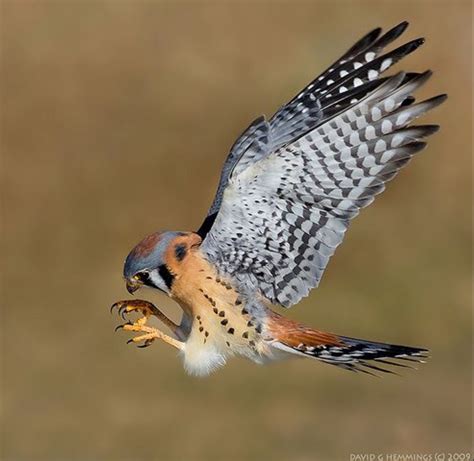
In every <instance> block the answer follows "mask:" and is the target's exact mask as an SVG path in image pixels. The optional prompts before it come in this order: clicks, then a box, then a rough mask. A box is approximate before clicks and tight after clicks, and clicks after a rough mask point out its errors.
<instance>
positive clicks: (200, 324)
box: [171, 254, 266, 375]
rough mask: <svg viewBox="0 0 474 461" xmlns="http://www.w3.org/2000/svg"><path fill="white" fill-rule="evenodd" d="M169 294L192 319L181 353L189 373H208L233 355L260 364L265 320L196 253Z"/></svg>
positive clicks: (237, 290)
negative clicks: (241, 356) (244, 357)
mask: <svg viewBox="0 0 474 461" xmlns="http://www.w3.org/2000/svg"><path fill="white" fill-rule="evenodd" d="M193 259H194V260H193ZM171 295H172V297H173V298H174V299H175V300H176V301H177V302H178V303H179V304H180V305H181V307H182V308H183V310H184V311H185V312H187V314H188V315H190V316H191V317H192V328H191V331H190V334H189V336H188V338H187V340H186V343H185V348H184V351H183V353H184V363H185V367H186V369H187V370H188V371H189V372H191V373H193V374H199V375H202V374H207V373H209V372H211V371H212V370H213V369H215V368H217V367H219V366H222V365H223V364H224V363H225V362H226V359H227V358H228V357H229V356H232V355H243V356H246V357H248V358H251V359H252V360H255V361H260V359H261V357H262V353H263V352H264V351H263V349H264V348H265V347H266V346H265V343H264V341H263V335H264V329H265V317H264V316H262V315H259V316H256V315H255V314H254V313H253V312H252V310H251V309H250V307H249V302H248V297H247V296H246V295H244V294H242V293H240V292H239V289H238V287H236V286H235V285H234V284H233V283H232V281H231V280H229V279H228V278H223V277H222V276H219V275H218V274H217V272H216V271H215V270H214V268H213V267H212V265H211V264H210V263H209V262H208V261H206V260H204V258H202V257H201V256H200V255H199V254H195V255H193V257H190V258H189V259H188V260H187V261H186V267H183V270H182V272H181V273H179V274H177V276H176V281H175V283H174V285H173V291H172V293H171Z"/></svg>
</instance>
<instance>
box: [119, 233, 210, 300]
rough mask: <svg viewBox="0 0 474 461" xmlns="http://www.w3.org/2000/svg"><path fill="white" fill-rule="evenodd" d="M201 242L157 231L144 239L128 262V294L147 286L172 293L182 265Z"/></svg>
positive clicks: (191, 236) (191, 235)
mask: <svg viewBox="0 0 474 461" xmlns="http://www.w3.org/2000/svg"><path fill="white" fill-rule="evenodd" d="M197 239H199V240H197ZM200 240H201V239H200V238H199V236H198V235H197V234H194V233H189V232H170V231H167V232H156V233H154V234H151V235H148V236H147V237H145V238H144V239H143V240H142V241H141V242H140V243H139V244H138V245H137V246H135V248H133V250H132V251H131V252H130V253H129V255H128V256H127V259H126V260H125V265H124V268H123V275H124V278H125V282H126V284H127V290H128V292H129V293H130V294H133V293H134V292H135V291H136V290H138V289H139V288H140V287H142V286H148V287H151V288H157V289H158V290H161V291H163V292H164V293H167V294H169V293H170V290H171V286H172V284H173V281H174V278H175V276H176V272H177V269H178V268H179V265H180V264H181V263H182V262H183V260H184V259H185V258H186V256H187V254H188V251H189V249H190V247H191V246H194V245H196V244H199V243H200Z"/></svg>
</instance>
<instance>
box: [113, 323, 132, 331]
mask: <svg viewBox="0 0 474 461" xmlns="http://www.w3.org/2000/svg"><path fill="white" fill-rule="evenodd" d="M125 325H133V323H132V322H127V323H123V324H121V325H117V326H116V327H115V330H114V331H118V330H121V329H122V328H123V327H124V326H125Z"/></svg>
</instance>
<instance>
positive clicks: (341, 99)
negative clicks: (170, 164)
mask: <svg viewBox="0 0 474 461" xmlns="http://www.w3.org/2000/svg"><path fill="white" fill-rule="evenodd" d="M406 26H407V24H406V23H402V24H400V25H398V26H397V27H395V28H393V29H392V30H391V31H389V32H387V33H386V34H385V35H383V36H381V37H379V36H380V30H379V29H376V30H375V31H372V32H371V33H369V34H367V35H366V36H365V37H364V38H362V39H361V40H360V41H359V42H357V43H356V45H354V46H353V47H352V48H351V50H349V51H348V52H347V53H346V54H345V55H344V56H343V57H342V58H341V59H339V60H338V61H337V62H336V63H335V64H333V65H332V66H331V67H330V68H329V69H328V70H327V71H325V72H323V74H321V75H320V76H319V77H318V78H316V79H315V80H313V82H311V84H310V85H308V86H307V87H306V88H305V89H304V90H303V91H302V92H300V93H299V94H298V95H297V96H296V97H295V98H293V100H292V101H290V102H289V103H288V104H287V105H285V106H283V107H282V108H281V109H280V110H279V111H278V112H277V113H276V114H275V115H274V116H273V117H272V118H271V119H270V120H269V121H266V120H265V119H264V118H260V119H257V120H256V121H255V122H254V123H253V124H252V125H250V127H249V128H248V129H247V130H246V131H245V132H244V133H243V135H242V136H241V137H240V138H239V139H238V140H237V142H236V143H235V144H234V146H233V148H232V149H231V152H230V154H229V156H228V158H227V161H226V164H225V165H224V169H223V172H222V175H221V181H220V184H219V189H218V193H217V195H216V198H215V200H214V203H213V205H212V207H211V210H210V212H209V215H208V218H207V220H206V221H205V224H203V226H202V227H201V229H200V231H199V233H200V235H201V236H202V237H204V240H203V243H202V246H201V248H202V250H203V252H204V255H205V256H206V257H207V258H208V259H209V260H211V261H212V262H213V263H214V264H215V265H216V267H217V268H218V269H219V271H221V272H222V273H224V274H227V275H230V276H233V277H235V279H236V280H238V281H239V282H240V283H241V284H242V285H245V286H246V287H249V289H250V290H251V291H256V292H259V293H261V294H262V295H263V296H264V297H266V298H267V299H268V300H269V301H271V302H272V303H277V304H281V305H283V306H285V307H289V306H291V305H293V304H295V303H296V302H298V301H299V300H300V299H301V298H302V297H303V296H306V295H307V294H308V293H309V291H310V290H311V289H312V288H314V287H315V286H317V285H318V284H319V282H320V280H321V277H322V274H323V272H324V270H325V268H326V265H327V263H328V261H329V259H330V257H331V256H332V254H333V253H334V251H335V249H336V247H337V246H338V245H339V244H340V243H341V242H342V239H343V237H344V233H345V231H346V230H347V228H348V226H349V223H350V220H351V219H352V218H354V217H355V216H356V215H357V214H358V213H359V211H360V210H361V209H362V208H364V207H366V206H368V205H369V204H370V203H371V202H372V201H373V200H374V198H375V196H376V195H377V194H379V193H380V192H382V191H383V190H384V189H385V184H386V183H387V182H388V181H389V180H390V179H392V178H393V177H394V176H395V175H396V174H397V173H398V171H399V170H400V169H401V168H402V167H403V166H404V165H405V164H406V163H408V162H409V160H410V159H411V158H412V157H413V156H414V155H415V154H416V153H417V152H419V151H420V150H421V149H423V148H424V147H425V145H426V143H425V141H424V139H426V137H427V136H429V135H431V134H433V133H434V132H435V131H436V130H437V126H435V125H420V126H409V125H410V123H412V122H413V121H414V120H415V119H416V118H418V117H419V116H421V115H423V114H424V113H426V112H427V111H429V110H431V109H433V108H434V107H436V106H437V105H439V104H440V103H441V102H443V101H444V99H445V96H444V95H441V96H437V97H434V98H431V99H428V100H426V101H423V102H419V103H414V101H415V99H414V97H413V95H412V94H413V92H415V91H416V90H417V89H419V87H420V86H421V85H423V84H424V83H425V82H426V81H427V80H428V79H429V77H430V76H431V72H429V71H428V72H424V73H421V74H419V73H403V72H400V73H398V74H396V75H394V76H392V77H385V78H379V75H380V74H381V73H382V72H384V71H385V70H387V69H388V68H389V67H390V66H392V65H393V64H394V63H395V62H397V61H398V60H400V59H401V58H403V57H404V56H406V55H407V54H409V53H411V52H412V51H414V50H415V49H416V48H417V47H418V46H420V45H421V43H423V40H422V39H418V40H414V41H412V42H409V43H407V44H406V45H403V46H401V47H399V48H396V49H395V50H393V51H391V52H388V53H386V54H384V55H380V54H381V52H382V50H383V48H384V47H385V46H386V45H387V44H389V43H391V42H392V41H393V40H395V39H396V38H397V37H398V36H399V35H400V34H401V33H402V32H403V31H404V30H405V28H406Z"/></svg>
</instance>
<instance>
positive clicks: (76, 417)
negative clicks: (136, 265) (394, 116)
mask: <svg viewBox="0 0 474 461" xmlns="http://www.w3.org/2000/svg"><path fill="white" fill-rule="evenodd" d="M1 6H2V18H1V31H2V32H1V48H2V74H1V96H2V104H1V117H2V119H1V120H2V124H1V135H2V140H1V151H2V162H1V163H2V224H3V234H2V250H1V251H2V264H1V266H2V273H1V278H2V299H1V305H2V320H1V326H2V391H1V394H2V412H3V427H2V431H3V440H2V459H5V460H137V461H141V460H160V461H168V460H169V461H174V460H185V461H187V460H190V461H194V460H196V461H197V460H206V461H213V460H231V461H232V460H236V461H250V460H275V461H279V460H291V461H309V460H348V459H350V454H351V453H434V452H466V451H468V450H469V449H470V447H471V435H470V432H471V431H470V429H471V408H472V396H471V322H470V319H471V314H470V312H471V307H470V306H471V295H470V267H471V260H470V254H471V252H470V230H471V229H470V224H471V199H470V197H471V190H470V182H471V179H470V173H471V168H470V165H471V123H472V115H471V106H470V104H471V85H472V80H471V64H472V63H471V56H472V44H471V32H472V25H471V3H470V2H460V1H445V2H442V1H426V2H425V1H418V2H414V1H404V2H403V1H397V2H380V1H366V2H362V1H351V2H349V1H345V2H342V1H341V2H331V1H327V2H326V1H313V2H296V1H294V2H290V1H288V2H271V3H270V2H229V3H218V2H175V3H173V2H157V1H156V2H153V1H140V2H132V1H105V2H104V1H66V0H63V1H54V2H53V1H27V0H25V1H20V0H17V1H13V0H9V1H7V0H3V1H1ZM404 19H407V20H409V21H410V22H411V27H410V28H409V30H408V31H407V33H406V35H405V36H404V38H403V40H402V41H399V42H397V43H398V44H401V43H403V41H408V40H410V39H413V38H416V37H417V36H420V35H424V36H426V37H427V39H428V40H427V43H426V44H425V45H424V47H423V48H422V49H420V50H418V51H417V52H416V53H415V54H414V55H412V56H410V57H408V58H407V59H405V60H404V61H403V64H402V65H401V66H400V65H399V66H397V69H399V68H401V67H403V68H406V69H409V70H417V71H421V70H425V69H427V68H431V69H433V70H434V71H435V75H434V77H433V79H432V80H431V81H430V83H429V85H428V86H427V87H426V88H423V90H422V92H421V93H422V94H421V95H420V97H428V96H431V95H433V94H437V93H440V92H448V93H449V100H448V102H447V103H446V104H444V105H443V106H442V107H441V108H438V109H437V110H436V111H435V112H434V113H433V114H430V115H429V116H428V117H426V118H425V119H424V121H423V122H425V123H430V122H431V123H440V124H441V125H442V130H441V131H440V132H439V133H438V134H437V135H435V136H434V137H433V138H432V139H431V143H430V145H429V148H428V149H427V150H426V151H425V152H424V153H423V154H421V156H420V157H418V158H416V159H415V160H414V161H413V162H412V164H411V165H410V166H409V167H408V168H407V169H406V170H405V171H404V172H403V173H402V174H401V175H400V176H399V177H398V178H397V180H396V181H395V182H394V183H393V184H391V185H390V187H389V188H388V190H387V191H386V192H385V194H384V195H383V196H382V197H380V198H379V199H378V200H377V201H376V203H375V206H373V207H370V208H369V209H367V210H365V212H363V213H362V215H361V217H360V218H358V219H357V220H356V221H355V222H354V223H353V225H352V228H351V230H350V231H349V233H348V235H347V238H346V241H345V243H344V245H342V247H341V248H340V249H339V250H338V252H337V254H336V256H335V257H334V258H333V260H332V262H331V264H330V265H329V268H328V270H327V272H326V274H325V277H324V279H323V283H322V285H321V287H320V288H319V289H318V290H316V291H314V292H313V293H312V295H311V296H310V297H309V298H307V299H306V300H304V301H303V302H302V303H301V305H300V306H299V307H297V308H295V309H293V310H291V311H290V312H289V315H290V316H292V317H293V318H298V319H301V320H304V321H306V322H309V323H310V324H313V325H314V326H317V327H319V328H321V329H325V330H328V331H334V332H337V333H340V334H346V335H350V336H358V337H362V338H368V339H375V340H377V339H378V340H384V341H389V342H397V343H404V344H412V345H422V346H426V347H429V348H430V349H431V350H432V359H431V361H430V362H429V363H428V364H427V365H425V366H422V367H421V369H420V370H419V371H411V372H406V373H404V375H405V376H404V377H403V378H399V377H384V378H383V379H376V378H371V377H368V376H364V375H355V374H351V373H348V372H344V371H340V370H338V369H334V368H332V367H329V366H324V365H321V364H318V363H314V362H311V361H309V360H308V361H304V360H301V361H298V360H296V361H293V362H286V363H279V364H276V365H272V366H269V367H266V368H262V367H258V366H257V365H253V364H251V363H246V362H243V361H239V360H234V361H232V362H230V363H229V364H228V366H227V367H226V368H224V369H222V370H221V371H219V372H218V373H216V374H214V375H212V376H211V377H209V378H207V379H196V378H191V377H188V376H186V375H185V374H184V372H183V369H182V365H181V363H180V360H178V358H177V357H176V353H175V351H173V350H171V349H170V348H169V347H168V346H166V345H164V344H156V345H154V346H153V347H150V348H148V349H146V350H140V349H136V348H134V347H131V346H126V345H125V341H126V339H128V336H127V335H125V334H123V333H117V334H114V333H113V329H114V327H115V325H116V324H117V323H118V318H117V317H115V316H111V315H110V314H109V311H108V309H109V306H110V305H111V303H113V302H114V301H116V300H118V299H123V298H126V297H127V295H128V294H127V293H126V291H125V287H124V284H123V282H122V279H121V271H122V263H123V260H124V258H125V256H126V254H127V253H128V251H129V249H130V248H131V247H132V246H133V245H135V243H137V241H138V240H140V239H141V238H142V237H143V236H144V235H146V234H148V233H150V232H152V231H154V230H156V229H183V230H192V229H196V228H197V227H198V226H199V224H200V222H201V220H202V218H203V217H204V214H205V212H206V210H207V207H208V205H209V204H210V201H211V199H212V197H213V194H214V189H215V186H216V184H217V179H218V174H219V171H220V167H221V164H222V162H223V159H224V157H225V155H226V153H227V150H228V148H229V147H230V145H231V144H232V142H233V141H234V139H235V137H236V136H237V135H238V134H240V132H241V131H242V130H243V129H244V128H245V127H246V126H247V125H248V124H249V122H250V121H251V120H253V119H254V118H255V117H257V116H258V115H260V114H261V113H265V114H267V115H271V114H272V113H273V112H274V111H275V110H276V109H277V108H278V106H279V105H281V104H283V103H284V102H285V101H287V100H288V99H289V98H291V97H292V96H293V95H294V94H295V93H296V92H297V91H298V90H299V89H300V88H301V87H303V86H304V85H305V84H306V83H307V82H309V81H310V80H311V79H312V78H313V77H314V76H315V75H316V74H317V73H318V72H319V71H322V70H323V69H324V68H325V67H326V66H327V65H328V64H330V62H331V61H333V60H334V59H335V58H337V57H338V56H339V55H340V54H342V52H344V51H345V50H346V49H347V48H348V47H349V46H351V45H352V43H353V42H354V41H355V40H356V39H358V38H359V37H360V36H361V35H363V34H364V33H365V32H367V31H368V30H370V29H372V28H373V27H375V26H378V25H381V26H384V27H385V28H389V27H391V26H393V25H395V24H396V23H398V22H400V21H402V20H404ZM140 295H141V297H144V296H145V297H147V298H148V299H150V300H152V301H154V302H156V303H157V304H158V305H159V306H161V307H162V308H163V309H165V310H166V311H167V312H169V313H171V315H173V316H174V317H177V315H178V310H177V309H176V308H175V307H174V306H172V304H171V303H170V302H169V301H168V300H167V299H165V298H164V297H163V296H160V295H159V294H153V293H152V292H148V293H145V292H143V293H141V294H140Z"/></svg>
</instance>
